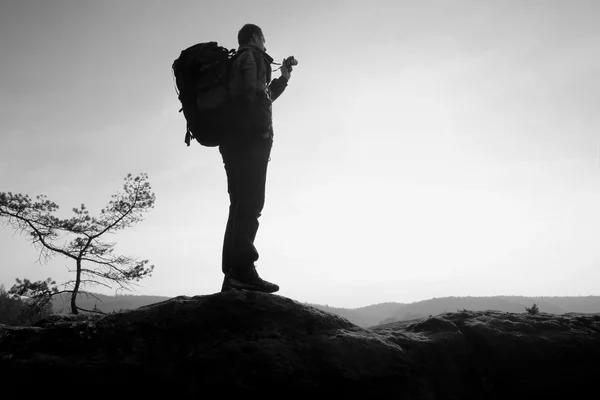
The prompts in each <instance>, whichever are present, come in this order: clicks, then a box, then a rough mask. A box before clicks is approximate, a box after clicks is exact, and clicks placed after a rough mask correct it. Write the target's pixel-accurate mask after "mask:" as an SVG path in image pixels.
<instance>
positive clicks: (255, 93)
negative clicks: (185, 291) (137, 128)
mask: <svg viewBox="0 0 600 400" xmlns="http://www.w3.org/2000/svg"><path fill="white" fill-rule="evenodd" d="M238 44H239V49H238V54H239V56H237V58H236V59H235V61H234V62H233V65H232V69H231V78H230V84H229V90H230V96H231V99H232V100H231V101H232V104H233V110H235V111H234V115H235V118H233V119H232V120H233V121H232V128H231V129H230V131H229V132H228V133H227V135H226V137H225V139H224V141H223V143H221V144H220V146H219V151H220V153H221V155H222V157H223V163H224V165H225V171H226V173H227V191H228V192H229V200H230V205H229V218H228V220H227V226H226V229H225V238H224V240H223V259H222V270H223V273H224V274H225V277H224V279H223V286H222V288H221V291H227V290H231V289H245V290H252V291H260V292H267V293H274V292H277V291H278V290H279V286H278V285H276V284H274V283H271V282H268V281H265V280H263V279H262V278H260V276H259V275H258V272H257V271H256V265H255V264H254V263H255V262H256V260H258V251H257V250H256V247H254V239H255V237H256V232H257V230H258V225H259V224H258V218H259V217H260V215H261V212H262V209H263V206H264V203H265V184H266V178H267V164H268V163H269V160H270V157H269V156H270V153H271V147H272V145H273V126H272V114H271V103H272V102H273V101H274V100H276V99H277V98H278V97H279V96H280V95H281V93H282V92H283V91H284V90H285V88H286V87H287V84H288V81H289V79H290V73H291V69H292V67H291V64H290V63H289V62H288V61H289V60H290V59H292V60H293V57H289V58H288V59H285V60H284V62H283V63H282V66H281V77H279V78H276V79H273V80H272V81H271V68H272V67H271V63H272V62H273V58H271V57H270V56H269V55H268V54H267V53H266V50H267V49H266V47H265V37H264V35H263V33H262V30H261V29H260V28H259V27H258V26H256V25H252V24H246V25H244V26H243V27H242V29H240V31H239V33H238Z"/></svg>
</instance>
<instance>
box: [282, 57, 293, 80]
mask: <svg viewBox="0 0 600 400" xmlns="http://www.w3.org/2000/svg"><path fill="white" fill-rule="evenodd" d="M290 69H291V67H290V68H288V66H287V64H286V62H285V58H284V59H283V61H282V62H281V76H282V77H284V78H285V79H287V80H288V81H289V80H290V77H291V76H292V71H291V70H290Z"/></svg>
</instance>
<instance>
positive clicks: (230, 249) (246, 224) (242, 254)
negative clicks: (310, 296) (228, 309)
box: [220, 138, 276, 291]
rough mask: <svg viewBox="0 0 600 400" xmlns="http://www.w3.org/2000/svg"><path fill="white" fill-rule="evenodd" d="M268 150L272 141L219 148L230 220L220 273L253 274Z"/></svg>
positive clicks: (269, 151) (256, 258) (263, 199)
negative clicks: (233, 271) (223, 167)
mask: <svg viewBox="0 0 600 400" xmlns="http://www.w3.org/2000/svg"><path fill="white" fill-rule="evenodd" d="M271 146H272V139H271V138H268V139H264V140H260V141H257V142H254V143H251V144H248V145H247V146H244V147H233V146H221V148H220V150H221V154H222V155H223V162H224V163H225V170H226V172H227V182H228V185H227V190H228V192H229V199H230V206H229V217H228V221H227V227H226V230H225V237H224V240H223V262H222V270H223V272H224V273H228V272H230V271H232V270H236V271H237V274H238V275H239V274H242V275H243V274H248V273H253V274H256V271H255V270H254V262H255V261H256V260H258V251H257V250H256V247H255V246H254V240H255V238H256V233H257V231H258V226H259V223H258V218H259V217H260V215H261V212H262V209H263V207H264V203H265V189H266V177H267V166H268V163H269V156H270V153H271ZM240 276H241V275H240ZM256 278H257V279H260V278H258V276H255V277H254V281H256ZM240 279H241V278H240ZM266 283H268V282H266ZM273 286H276V285H273ZM267 289H270V290H265V291H273V289H274V287H270V288H267ZM257 290H258V289H257Z"/></svg>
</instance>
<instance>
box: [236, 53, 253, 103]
mask: <svg viewBox="0 0 600 400" xmlns="http://www.w3.org/2000/svg"><path fill="white" fill-rule="evenodd" d="M239 58H240V59H239V65H240V71H241V75H242V82H243V90H242V93H243V97H244V98H245V99H246V100H247V101H248V102H253V101H254V100H255V99H256V93H257V91H258V87H257V83H258V82H257V81H256V75H257V66H256V60H255V59H254V55H253V54H252V52H251V51H246V52H244V53H243V54H242V55H240V57H239Z"/></svg>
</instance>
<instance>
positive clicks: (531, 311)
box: [525, 303, 540, 315]
mask: <svg viewBox="0 0 600 400" xmlns="http://www.w3.org/2000/svg"><path fill="white" fill-rule="evenodd" d="M525 310H526V311H527V312H528V313H529V315H536V314H539V312H540V309H539V308H538V306H537V305H536V304H535V303H533V306H531V307H525Z"/></svg>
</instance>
